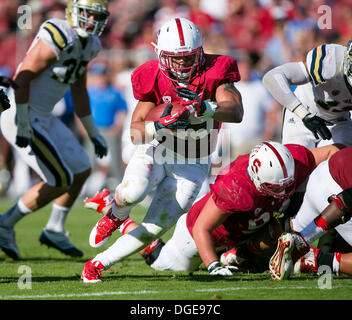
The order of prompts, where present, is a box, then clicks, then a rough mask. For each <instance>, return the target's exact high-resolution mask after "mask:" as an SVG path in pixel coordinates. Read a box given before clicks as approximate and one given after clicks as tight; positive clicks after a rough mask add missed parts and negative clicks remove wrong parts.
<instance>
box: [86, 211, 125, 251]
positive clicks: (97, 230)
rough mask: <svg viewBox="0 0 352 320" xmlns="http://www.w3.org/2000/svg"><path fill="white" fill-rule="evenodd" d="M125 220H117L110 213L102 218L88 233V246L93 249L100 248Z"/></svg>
mask: <svg viewBox="0 0 352 320" xmlns="http://www.w3.org/2000/svg"><path fill="white" fill-rule="evenodd" d="M125 220H126V219H125ZM125 220H119V219H118V218H116V217H115V216H114V215H113V214H112V213H111V212H110V213H108V214H107V215H106V216H104V217H102V218H101V219H100V220H99V221H98V222H97V223H96V225H95V226H94V228H93V229H92V231H91V232H90V235H89V245H90V246H91V247H93V248H98V247H100V246H102V245H103V244H104V243H105V242H106V241H108V240H109V238H110V237H111V235H112V233H113V232H114V231H115V230H116V229H117V228H118V227H119V226H120V225H121V224H122V223H123V222H124V221H125Z"/></svg>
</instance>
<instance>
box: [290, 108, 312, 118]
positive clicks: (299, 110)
mask: <svg viewBox="0 0 352 320" xmlns="http://www.w3.org/2000/svg"><path fill="white" fill-rule="evenodd" d="M293 113H294V114H296V115H297V116H298V117H299V118H300V119H303V118H305V117H306V116H307V115H309V114H310V112H309V111H308V110H307V109H306V108H305V107H303V106H302V105H301V104H300V105H298V107H296V108H295V109H294V110H293Z"/></svg>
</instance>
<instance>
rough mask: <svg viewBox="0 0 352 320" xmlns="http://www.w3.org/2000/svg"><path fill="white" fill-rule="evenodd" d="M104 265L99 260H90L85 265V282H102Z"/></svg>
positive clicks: (82, 275)
mask: <svg viewBox="0 0 352 320" xmlns="http://www.w3.org/2000/svg"><path fill="white" fill-rule="evenodd" d="M103 270H104V266H103V265H102V263H100V262H99V261H93V260H89V261H88V262H87V263H86V264H85V265H84V269H83V271H82V274H81V279H82V280H83V282H84V283H97V282H101V279H100V278H101V276H102V271H103Z"/></svg>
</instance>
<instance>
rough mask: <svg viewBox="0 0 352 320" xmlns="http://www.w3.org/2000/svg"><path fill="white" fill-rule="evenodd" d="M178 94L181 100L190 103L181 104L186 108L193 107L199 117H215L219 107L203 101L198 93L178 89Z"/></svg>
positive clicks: (213, 103)
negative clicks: (183, 99)
mask: <svg viewBox="0 0 352 320" xmlns="http://www.w3.org/2000/svg"><path fill="white" fill-rule="evenodd" d="M176 92H177V95H178V96H179V97H180V98H185V99H188V101H182V102H181V104H182V105H185V106H189V105H191V106H192V107H193V108H194V109H195V111H196V113H197V116H206V117H208V118H212V117H213V115H214V113H215V110H216V108H217V106H218V105H217V104H216V103H215V102H212V101H211V102H208V101H203V100H202V99H201V98H200V97H199V96H198V94H197V93H195V92H194V91H192V90H189V89H187V88H176Z"/></svg>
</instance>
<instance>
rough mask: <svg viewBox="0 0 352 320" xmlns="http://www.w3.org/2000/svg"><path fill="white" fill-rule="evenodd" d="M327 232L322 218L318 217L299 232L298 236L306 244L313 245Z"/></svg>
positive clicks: (326, 226)
mask: <svg viewBox="0 0 352 320" xmlns="http://www.w3.org/2000/svg"><path fill="white" fill-rule="evenodd" d="M327 230H329V226H328V224H327V223H326V221H325V220H324V218H323V217H321V216H320V215H319V216H318V217H316V218H315V219H314V220H313V221H312V222H311V223H310V224H308V225H307V226H306V227H305V228H304V229H303V230H302V231H300V234H301V236H302V237H303V238H304V239H305V240H306V241H307V242H308V243H313V242H314V241H315V240H317V239H318V238H319V237H321V236H322V234H323V233H325V232H326V231H327Z"/></svg>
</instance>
